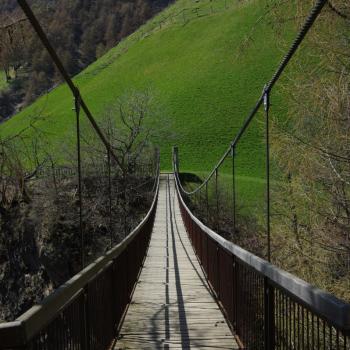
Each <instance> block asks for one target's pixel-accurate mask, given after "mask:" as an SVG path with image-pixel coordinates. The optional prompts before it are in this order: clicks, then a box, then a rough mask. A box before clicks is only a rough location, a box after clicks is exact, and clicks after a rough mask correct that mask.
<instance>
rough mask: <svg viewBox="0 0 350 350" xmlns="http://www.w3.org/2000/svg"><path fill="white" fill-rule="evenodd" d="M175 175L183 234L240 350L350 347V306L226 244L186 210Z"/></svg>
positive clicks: (344, 348) (224, 240)
mask: <svg viewBox="0 0 350 350" xmlns="http://www.w3.org/2000/svg"><path fill="white" fill-rule="evenodd" d="M173 159H174V162H173V163H174V174H175V181H176V189H177V195H178V199H179V203H180V209H181V215H182V218H183V220H184V223H185V226H186V230H187V232H188V235H189V237H190V240H191V242H192V245H193V248H194V250H195V252H196V255H197V257H198V260H199V261H200V264H201V266H202V268H203V270H204V272H205V275H206V277H207V280H208V282H209V284H210V286H211V288H212V290H213V291H214V293H215V295H216V297H217V300H218V301H219V303H220V305H221V307H222V309H223V311H224V313H225V315H226V317H227V320H228V321H229V323H230V325H231V327H232V329H233V331H234V332H235V333H236V335H237V339H238V341H239V343H240V344H241V345H242V347H243V348H244V349H256V350H261V349H266V350H273V349H300V350H303V349H315V350H316V349H329V350H348V349H350V304H347V303H345V302H343V301H341V300H339V299H337V298H336V297H334V296H333V295H331V294H329V293H326V292H324V291H322V290H320V289H318V288H316V287H314V286H312V285H310V284H308V283H307V282H305V281H303V280H301V279H299V278H297V277H296V276H293V275H291V274H290V273H288V272H286V271H283V270H281V269H279V268H277V267H276V266H274V265H272V264H271V263H269V262H268V261H266V260H264V259H261V258H259V257H257V256H255V255H254V254H252V253H250V252H248V251H246V250H244V249H242V248H241V247H239V246H237V245H235V244H233V243H232V242H229V241H227V240H226V239H224V238H223V237H222V236H220V235H218V234H217V233H215V232H214V231H213V230H211V229H210V228H208V227H207V226H206V225H204V224H203V223H202V222H201V221H200V220H199V219H197V218H196V217H195V216H194V215H193V213H192V212H191V211H190V209H189V208H188V206H187V205H186V203H185V200H184V198H183V194H182V191H181V184H180V180H179V173H178V159H177V152H174V158H173Z"/></svg>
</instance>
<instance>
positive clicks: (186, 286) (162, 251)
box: [115, 175, 238, 349]
mask: <svg viewBox="0 0 350 350" xmlns="http://www.w3.org/2000/svg"><path fill="white" fill-rule="evenodd" d="M213 347H214V348H218V349H238V346H237V344H236V341H235V339H234V336H233V334H232V332H231V330H230V328H229V327H228V325H227V322H226V320H225V318H224V316H223V314H222V312H221V310H220V308H219V306H218V304H217V302H216V299H215V294H213V292H212V290H211V289H210V286H209V284H208V282H207V281H206V278H205V275H204V273H203V270H202V268H201V266H200V264H199V263H198V260H197V258H196V255H195V253H194V251H193V248H192V246H191V243H190V240H189V237H188V235H187V233H186V229H185V226H184V223H183V221H182V218H181V213H180V208H179V204H178V199H177V195H176V189H175V183H174V177H173V176H172V175H171V176H169V175H162V176H161V179H160V187H159V198H158V205H157V212H156V217H155V222H154V227H153V232H152V236H151V241H150V246H149V248H148V251H147V255H146V260H145V263H144V266H143V269H142V271H141V275H140V278H139V280H138V282H137V284H136V288H135V292H134V294H133V297H132V301H131V304H130V306H129V308H128V311H127V314H126V318H125V320H124V323H123V326H122V329H121V331H120V334H119V337H118V341H117V344H116V346H115V349H144V348H148V349H156V348H158V349H163V348H172V349H174V348H175V349H177V348H179V349H190V348H192V349H203V348H213Z"/></svg>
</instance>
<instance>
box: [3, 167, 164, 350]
mask: <svg viewBox="0 0 350 350" xmlns="http://www.w3.org/2000/svg"><path fill="white" fill-rule="evenodd" d="M157 169H158V173H157V176H156V178H155V184H156V189H155V193H154V197H153V201H152V205H151V208H150V209H149V211H148V213H147V214H146V216H145V218H144V219H143V220H142V221H141V223H140V224H139V225H138V226H137V227H136V228H135V229H134V230H133V231H132V232H131V233H130V234H129V235H128V236H127V237H126V238H125V239H124V240H123V241H121V242H120V243H119V244H117V245H116V246H115V247H114V248H112V249H110V250H109V251H108V252H107V253H106V254H105V255H103V256H101V257H99V258H98V259H96V260H95V261H94V262H93V263H91V264H90V265H88V266H87V267H86V268H84V269H83V270H82V271H80V272H79V273H78V274H76V275H75V276H73V277H72V278H71V279H70V280H68V281H67V282H66V283H64V284H63V285H61V286H60V287H59V288H58V289H57V290H56V291H55V292H53V293H52V294H51V295H49V296H48V297H46V298H45V299H43V301H42V302H40V303H39V304H37V305H34V306H33V307H31V308H30V309H29V310H28V311H27V312H25V313H24V314H23V315H21V316H20V317H19V318H17V319H16V320H15V321H13V322H7V323H0V339H1V342H0V349H7V348H13V347H19V346H23V345H26V344H27V343H28V342H29V341H30V340H31V339H32V338H33V337H34V336H35V335H36V334H38V332H40V331H41V330H42V329H43V328H44V327H45V326H46V325H47V324H48V323H49V322H50V321H51V320H52V319H54V318H55V316H57V315H58V314H59V313H60V311H61V310H62V309H64V308H65V307H67V305H69V304H70V303H71V301H72V300H74V299H76V298H77V296H78V295H80V294H81V292H82V290H83V288H84V287H85V286H86V285H87V284H88V283H89V282H90V281H91V280H93V279H96V278H97V277H98V276H99V275H100V274H101V273H102V272H103V271H104V270H105V269H106V268H108V267H109V266H110V264H112V262H113V260H115V259H116V258H117V257H118V256H120V255H121V254H122V253H123V252H124V251H125V250H126V248H127V247H128V246H129V244H130V243H131V242H133V241H134V239H135V238H136V237H137V236H138V234H139V233H140V232H141V230H142V228H143V227H144V226H145V225H146V224H147V223H148V220H149V219H150V217H151V215H152V214H153V213H154V210H155V208H156V204H157V199H158V192H159V167H158V168H157Z"/></svg>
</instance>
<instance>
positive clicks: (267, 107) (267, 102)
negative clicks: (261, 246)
mask: <svg viewBox="0 0 350 350" xmlns="http://www.w3.org/2000/svg"><path fill="white" fill-rule="evenodd" d="M264 109H265V115H266V118H265V123H266V128H265V131H266V134H265V142H266V232H267V260H268V261H269V262H271V230H270V226H271V225H270V125H269V119H270V118H269V110H270V93H269V91H268V90H267V87H266V86H265V88H264Z"/></svg>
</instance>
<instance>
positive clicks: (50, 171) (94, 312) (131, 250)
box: [0, 0, 159, 350]
mask: <svg viewBox="0 0 350 350" xmlns="http://www.w3.org/2000/svg"><path fill="white" fill-rule="evenodd" d="M18 4H19V5H20V7H21V8H22V10H23V11H24V13H25V15H26V17H27V19H28V21H29V23H30V24H31V26H32V27H33V29H34V31H35V32H36V34H37V35H38V37H39V39H40V40H41V42H42V43H43V45H44V47H45V49H46V50H47V53H48V54H49V56H50V57H51V59H52V61H53V63H54V64H55V66H56V68H57V70H58V72H59V73H61V75H62V77H63V79H64V81H65V82H66V85H62V86H61V88H60V89H61V91H63V92H64V93H67V91H69V92H70V93H71V94H72V96H73V100H74V108H73V112H72V111H71V110H69V112H68V111H67V115H69V114H70V116H71V117H75V121H76V123H75V125H76V128H75V130H74V131H71V130H68V131H65V130H62V129H60V128H59V127H58V130H57V129H56V130H54V129H55V128H56V126H57V125H56V124H55V118H54V116H50V118H51V119H50V122H51V123H50V125H51V127H52V129H53V130H52V132H59V133H61V135H62V138H63V140H61V143H60V144H59V145H56V144H53V142H52V140H51V139H50V132H51V130H50V131H47V130H46V131H43V130H42V129H41V128H40V126H41V116H39V117H38V118H34V119H37V120H34V121H33V122H32V123H31V126H30V127H28V128H27V129H26V130H24V131H23V132H22V131H21V132H19V133H18V135H15V136H13V137H9V138H8V139H6V140H2V139H1V140H0V141H1V149H2V151H1V158H0V160H1V162H2V163H1V164H2V165H3V166H2V167H1V169H2V170H4V169H5V171H2V172H1V174H0V175H1V177H0V180H1V196H0V201H1V205H4V207H1V209H4V210H6V209H8V211H6V213H3V212H1V215H4V216H2V219H3V218H6V215H7V217H8V218H9V219H7V220H8V221H9V222H8V224H7V227H11V226H13V227H15V228H18V231H19V233H18V237H16V240H15V239H12V232H11V235H9V237H11V239H10V241H9V242H6V247H8V249H9V251H10V252H11V254H9V255H11V256H10V259H12V260H11V261H9V264H8V265H9V269H12V270H13V269H15V271H10V272H9V276H10V277H11V273H12V274H16V276H17V277H18V278H17V279H18V281H14V282H11V283H8V285H9V288H10V289H11V288H12V290H9V292H8V293H11V296H12V297H11V298H8V300H6V296H7V295H8V294H7V293H6V292H5V293H4V295H1V301H4V298H5V302H4V304H3V305H4V308H3V309H4V310H5V309H6V308H8V309H13V310H15V311H14V312H12V313H11V314H8V315H5V317H4V320H9V321H11V320H13V319H16V320H15V321H11V322H7V323H6V322H5V323H1V324H0V348H1V349H13V348H30V349H84V350H85V349H106V348H108V347H109V346H110V345H111V344H112V342H113V339H114V338H115V336H116V335H117V331H118V327H119V325H120V322H121V321H122V319H123V315H124V312H125V310H126V307H127V305H128V303H129V302H130V297H131V294H132V291H133V288H134V285H135V283H136V281H137V277H138V273H139V271H140V269H141V266H142V262H143V259H144V256H145V254H146V250H147V247H148V242H149V239H150V234H151V231H152V226H153V221H154V215H155V210H156V201H157V194H158V182H159V152H158V150H156V149H153V148H152V147H151V146H149V147H147V148H143V151H142V152H141V151H140V152H139V154H138V155H137V157H136V158H137V161H136V160H133V161H131V160H129V158H131V154H129V153H126V157H127V160H125V161H124V163H123V164H122V161H121V158H120V156H119V154H118V155H117V154H116V145H115V143H113V140H112V139H111V137H110V134H109V132H110V130H109V129H108V128H107V127H106V126H105V125H102V126H101V125H98V124H97V122H96V120H95V118H94V117H93V115H92V113H91V111H90V109H89V107H88V106H87V104H86V103H85V101H84V99H83V97H82V96H81V94H80V92H79V90H78V88H77V87H76V86H75V84H74V82H73V80H72V79H71V78H70V76H69V74H68V73H67V71H66V70H65V68H64V66H63V64H62V62H61V60H60V58H59V57H58V55H57V53H56V52H55V50H54V48H53V47H52V46H51V44H50V42H49V40H48V39H47V37H46V34H45V33H44V31H43V29H42V27H41V26H40V24H39V22H38V20H37V18H36V17H35V15H34V13H33V11H32V10H31V8H30V7H29V5H28V4H27V2H26V1H25V0H19V1H18ZM70 109H71V108H70ZM115 117H116V118H117V115H115ZM114 131H115V132H116V130H114ZM19 150H20V151H19ZM57 150H59V152H57ZM128 157H129V158H128ZM27 169H30V170H29V171H28V170H27ZM32 169H34V170H32ZM16 196H17V197H18V198H19V196H21V198H20V199H19V200H18V201H21V202H22V203H25V205H24V204H23V205H21V206H16V203H17V197H16ZM7 200H8V201H9V203H7ZM3 202H4V203H3ZM17 207H18V210H17V209H16V208H17ZM22 208H25V210H23V209H22ZM16 215H18V217H17V216H16ZM10 219H11V220H12V222H10ZM140 222H141V223H140ZM37 241H40V243H38V244H39V245H40V246H41V248H40V252H39V253H38V248H37V247H36V242H37ZM1 254H2V253H1ZM28 270H29V271H30V273H29V274H28V273H27V272H28ZM33 271H34V272H33ZM31 274H32V275H31ZM25 288H27V289H28V290H30V291H31V290H32V291H33V294H34V297H33V295H29V296H28V295H27V294H26V290H24V289H25ZM13 293H18V298H17V300H14V299H16V298H14V297H13V296H14V295H13ZM21 293H22V294H21ZM28 294H30V293H28ZM48 294H49V296H48V297H46V296H47V295H48ZM26 298H27V299H26ZM23 299H25V300H24V302H23V303H22V304H20V303H19V302H18V300H23ZM10 302H12V303H14V305H10V304H9V303H10ZM17 302H18V303H17ZM16 303H17V304H16ZM33 304H34V306H33V307H31V308H30V306H31V305H33ZM28 308H29V310H28ZM27 310H28V311H27ZM19 315H20V316H19ZM1 316H2V315H1Z"/></svg>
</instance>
